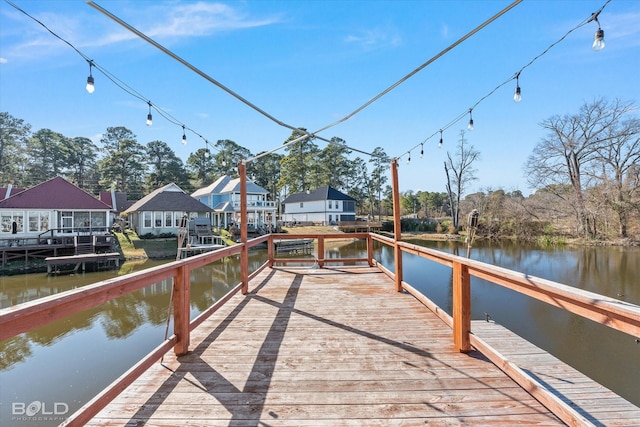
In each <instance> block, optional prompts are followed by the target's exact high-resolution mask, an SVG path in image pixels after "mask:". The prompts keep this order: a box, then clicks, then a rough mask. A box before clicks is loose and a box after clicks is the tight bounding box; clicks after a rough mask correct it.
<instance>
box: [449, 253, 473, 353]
mask: <svg viewBox="0 0 640 427" xmlns="http://www.w3.org/2000/svg"><path fill="white" fill-rule="evenodd" d="M470 332H471V276H470V275H469V267H468V266H466V265H463V264H461V263H460V262H457V261H454V263H453V343H454V345H455V347H456V350H458V351H460V352H468V351H471V341H470V339H469V334H470Z"/></svg>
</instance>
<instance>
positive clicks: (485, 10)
mask: <svg viewBox="0 0 640 427" xmlns="http://www.w3.org/2000/svg"><path fill="white" fill-rule="evenodd" d="M13 2H14V3H15V4H17V5H18V6H19V7H20V8H22V9H24V10H25V11H26V12H27V13H29V14H31V15H32V16H34V17H36V18H37V19H39V20H40V21H42V22H43V23H44V24H45V25H47V26H48V27H49V28H50V29H51V30H52V31H54V32H55V33H57V34H58V35H59V36H60V37H62V38H64V39H65V40H67V41H68V42H70V43H71V44H73V45H74V46H75V47H76V48H77V49H78V50H80V51H81V52H82V53H83V54H85V55H86V56H87V57H89V58H91V59H92V60H93V61H94V62H95V63H96V64H98V65H99V66H100V67H101V68H103V69H105V70H107V71H108V72H109V73H111V74H112V75H114V76H115V77H117V78H118V79H120V80H121V81H123V82H124V83H126V84H127V85H128V86H130V87H131V88H133V89H135V90H136V91H137V92H138V93H140V94H141V95H143V97H144V98H145V99H147V100H149V101H151V102H152V104H153V105H157V106H158V107H160V108H162V109H163V110H164V111H166V112H168V113H169V114H171V115H172V116H173V117H174V118H176V119H177V120H178V121H179V122H181V123H184V124H185V125H186V126H187V127H188V128H192V129H193V130H195V131H196V132H197V133H199V134H200V135H202V136H203V137H205V138H206V139H207V140H208V141H210V142H212V143H215V141H217V140H218V139H231V140H233V141H235V142H236V143H238V144H240V145H241V146H244V147H246V148H248V149H249V150H251V151H252V152H253V153H258V152H260V151H263V150H271V149H274V148H276V147H279V146H281V145H282V143H283V142H284V141H285V140H286V139H287V138H288V137H289V136H290V134H291V131H290V130H289V129H286V128H284V127H281V126H279V125H277V124H275V123H274V122H272V121H270V120H268V119H267V118H265V117H263V116H262V115H260V114H258V113H257V112H256V111H254V110H252V109H250V108H248V107H247V106H246V105H244V104H242V103H241V102H240V101H238V100H237V99H235V98H233V97H231V96H230V95H229V94H227V93H226V92H224V91H222V90H221V89H219V88H218V87H216V86H214V85H213V84H211V83H209V82H208V81H206V80H205V79H203V78H202V77H200V76H198V75H197V74H195V73H194V72H192V71H190V70H189V69H187V68H186V67H185V66H184V65H182V64H180V63H178V62H177V61H175V60H174V59H172V58H170V57H169V56H168V55H166V54H165V53H162V52H161V51H160V50H158V49H157V48H155V47H153V46H152V45H151V44H149V43H147V42H145V41H143V40H141V39H140V38H138V37H136V36H135V35H133V34H132V33H130V32H129V31H127V30H125V29H124V28H123V27H121V26H120V25H118V24H116V23H115V22H113V21H112V20H110V19H109V18H107V17H106V16H104V15H103V14H102V13H100V12H98V11H97V10H95V9H94V8H92V7H90V6H88V5H87V4H86V3H85V2H84V1H79V0H46V1H36V0H13ZM605 2H606V0H598V1H592V0H581V1H579V0H549V1H547V0H524V1H523V2H522V3H521V4H519V5H517V6H516V7H515V8H513V9H512V10H511V11H509V12H507V13H506V14H505V15H504V16H502V17H500V18H498V19H497V20H496V21H495V22H493V23H492V24H490V25H489V26H487V27H486V28H484V29H482V30H481V31H480V32H478V33H477V34H475V35H474V36H473V37H471V38H470V39H468V40H466V41H465V42H463V43H462V44H461V45H459V46H458V47H456V48H455V49H453V50H451V51H450V52H448V53H447V54H446V55H444V56H443V57H441V58H440V59H438V60H437V61H435V62H434V63H432V64H431V65H429V66H428V67H427V68H425V69H423V70H422V71H420V72H419V73H417V74H416V75H414V76H413V77H411V78H410V79H408V80H407V81H405V82H404V83H402V84H401V85H399V86H398V87H397V88H396V89H394V90H393V91H391V92H390V93H388V94H386V95H385V96H384V97H382V98H381V99H379V100H378V101H376V102H375V103H373V104H372V105H370V106H369V107H367V108H366V109H364V110H363V111H361V112H360V113H359V114H357V115H355V116H354V117H353V118H351V119H350V120H347V121H346V122H344V123H342V124H340V125H337V126H335V127H333V128H331V129H328V130H327V131H325V132H322V133H321V134H320V135H321V136H323V137H325V138H331V137H333V136H338V137H340V138H342V139H344V140H345V141H346V142H347V144H348V145H349V146H352V147H354V148H358V149H360V150H364V151H372V150H373V149H374V148H375V147H377V146H380V147H383V148H384V150H385V151H386V152H387V154H389V155H390V156H392V157H400V156H402V158H401V161H400V168H399V181H400V189H401V191H406V190H414V191H417V190H423V191H438V192H442V191H445V180H446V177H445V174H444V168H443V162H444V161H445V159H446V153H447V150H448V151H450V152H453V151H454V150H455V146H456V144H457V141H458V140H459V137H460V131H461V130H466V126H467V122H468V118H467V117H465V118H463V119H462V120H460V121H459V122H457V123H456V124H454V125H452V126H451V127H449V128H448V129H446V130H445V131H444V132H443V139H444V146H443V147H442V148H441V149H439V148H438V141H439V139H440V135H439V129H441V128H443V127H444V126H446V125H447V124H449V123H450V122H451V121H452V120H453V119H454V118H456V117H458V116H459V115H460V114H462V113H464V112H465V111H468V109H469V107H471V106H472V105H474V104H475V103H476V102H477V101H479V100H480V99H481V98H482V97H483V96H485V95H487V94H488V93H489V92H491V91H492V90H493V89H494V88H496V87H497V86H498V85H500V84H502V83H503V82H505V81H507V80H508V79H510V78H512V77H513V76H514V75H515V73H516V72H517V71H518V70H520V69H521V68H522V67H523V66H524V65H525V64H527V63H529V62H530V61H531V60H532V59H533V58H534V57H536V56H537V55H539V54H540V53H542V52H543V51H544V50H545V49H546V48H547V47H549V46H550V45H551V44H553V43H554V42H556V41H557V40H559V39H560V38H561V37H562V36H563V35H564V34H565V33H566V32H567V31H569V30H570V29H572V28H574V27H575V26H577V25H578V24H580V23H581V22H583V21H584V20H585V19H587V18H589V16H590V15H591V13H592V12H595V11H596V10H598V9H600V8H601V7H602V5H603V4H605ZM96 3H97V4H98V5H100V6H101V7H103V8H104V9H106V10H108V11H109V12H111V13H112V14H114V15H116V16H118V17H119V18H121V19H122V20H124V21H125V22H127V23H128V24H130V25H132V26H134V27H135V28H137V29H138V30H140V31H142V32H143V33H145V34H147V35H148V36H150V37H151V38H153V39H154V40H156V41H157V42H159V43H160V44H162V45H163V46H165V47H166V48H168V49H170V50H171V51H172V52H174V53H175V54H176V55H178V56H180V57H182V58H184V59H185V60H187V61H188V62H190V63H191V64H193V65H194V66H195V67H197V68H199V69H200V70H202V71H203V72H205V73H207V74H208V75H210V76H211V77H212V78H214V79H216V80H217V81H219V82H220V83H222V84H223V85H225V86H226V87H228V88H230V89H231V90H233V91H234V92H236V93H238V94H239V95H241V96H242V97H244V98H246V99H247V100H249V101H250V102H252V103H254V104H256V105H257V106H258V107H260V108H261V109H263V110H265V111H266V112H268V113H269V114H271V115H272V116H275V117H276V118H278V119H279V120H281V121H283V122H285V123H287V124H290V125H293V126H300V127H305V128H307V129H308V130H310V131H315V130H317V129H320V128H322V127H324V126H326V125H328V124H330V123H333V122H334V121H336V120H337V119H339V118H342V117H343V116H345V115H347V114H349V113H351V112H352V111H354V110H355V109H356V108H358V107H360V106H361V105H362V104H364V103H365V102H367V101H369V100H370V99H371V98H373V97H374V96H375V95H377V94H378V93H380V92H382V91H383V90H384V89H386V88H387V87H389V86H391V85H392V84H393V83H395V82H397V81H398V80H400V79H401V78H402V77H404V76H405V75H407V74H408V73H409V72H411V71H412V70H414V69H415V68H417V67H418V66H420V65H421V64H423V63H424V62H426V61H427V60H429V59H430V58H431V57H433V56H434V55H436V54H437V53H439V52H440V51H441V50H443V49H445V48H447V47H448V46H449V45H450V44H452V43H453V42H455V41H456V40H457V39H458V38H460V37H461V36H463V35H464V34H466V33H467V32H469V31H470V30H472V29H473V28H475V27H476V26H477V25H479V24H481V23H482V22H484V21H485V20H486V19H488V18H490V17H491V16H493V15H494V14H495V13H497V12H498V11H500V10H502V9H503V8H504V7H506V6H507V5H509V4H510V3H511V1H502V0H492V1H471V0H466V1H455V0H451V1H435V0H433V1H417V0H413V1H407V0H393V1H382V0H378V1H374V0H356V1H342V0H341V1H338V0H322V1H320V0H318V1H303V0H300V1H294V0H288V1H269V0H259V1H256V0H246V1H223V2H217V1H199V2H197V1H177V0H173V1H127V0H116V1H114V0H97V1H96ZM599 21H600V24H601V26H602V28H603V29H604V31H605V42H606V47H605V49H604V50H602V51H600V52H595V51H593V50H592V49H591V43H592V41H593V34H594V32H595V31H596V30H597V28H598V27H597V24H596V23H595V22H591V23H589V24H587V25H585V26H583V27H581V28H579V29H577V30H576V31H574V32H572V33H571V34H570V35H569V36H567V38H566V39H565V40H563V41H562V42H560V43H559V44H557V45H556V46H555V47H553V48H552V49H551V50H550V51H549V52H548V53H546V54H545V55H543V56H542V57H540V58H539V59H537V60H536V61H535V62H534V63H533V64H532V65H531V66H529V67H527V68H526V69H525V70H524V71H523V72H522V74H521V75H520V86H521V88H522V98H523V99H522V102H520V103H515V102H514V101H513V90H514V88H515V81H512V82H509V83H508V84H506V85H505V86H503V87H501V88H500V89H498V90H497V91H496V92H495V93H493V95H491V96H489V97H488V98H487V99H485V100H484V101H482V102H481V103H480V104H479V105H478V106H477V107H476V108H475V109H474V110H473V119H474V125H475V127H474V130H473V131H472V132H469V131H466V135H465V137H466V138H467V141H468V143H469V144H472V145H473V146H474V147H475V149H476V150H478V151H479V152H480V153H481V159H480V161H478V162H477V163H476V169H477V177H478V180H476V181H475V182H474V183H473V184H472V185H471V186H470V187H469V188H468V190H467V192H466V193H467V194H468V193H471V192H474V191H481V190H482V191H486V190H490V189H498V188H502V189H505V190H506V191H512V190H516V189H519V190H521V191H522V192H523V193H524V194H529V193H530V192H531V189H529V188H528V186H527V184H526V179H525V177H524V176H523V164H524V162H525V161H526V159H527V156H528V155H529V154H530V153H531V151H532V150H533V148H534V146H535V144H536V143H537V142H538V141H539V140H540V139H541V138H542V137H543V136H544V132H543V130H542V129H541V128H540V126H539V123H540V122H542V121H543V120H545V119H547V118H549V117H551V116H553V115H556V114H557V115H565V114H573V113H577V112H578V110H579V108H580V106H581V105H582V104H583V103H584V102H589V101H592V100H594V99H597V98H600V97H605V98H607V99H609V100H613V99H615V98H620V99H624V100H628V101H633V102H635V103H636V105H639V103H640V100H639V95H640V78H638V76H639V75H640V1H636V0H612V1H611V2H610V3H609V4H607V6H606V7H605V9H604V10H603V12H602V13H601V14H600V16H599ZM88 74H89V66H88V64H87V62H86V61H85V59H83V58H82V57H81V56H80V55H79V54H78V53H76V52H75V51H74V50H73V49H72V48H71V47H69V46H68V45H67V44H65V43H63V42H62V41H60V40H59V39H57V38H55V37H54V36H52V35H51V34H50V33H49V32H47V31H46V30H45V29H44V28H43V27H42V26H40V25H39V24H37V23H36V22H34V21H33V20H31V19H29V18H28V17H26V16H25V15H23V14H22V13H20V12H18V11H17V10H15V9H14V8H13V7H11V6H10V5H9V4H7V3H6V2H4V1H2V2H0V111H5V112H8V113H10V114H11V115H13V116H15V117H17V118H21V119H23V120H24V121H25V122H26V123H29V124H31V126H32V130H33V131H36V130H38V129H42V128H49V129H52V130H54V131H57V132H60V133H62V134H63V135H65V136H68V137H75V136H85V137H90V138H92V139H94V140H96V141H97V140H99V138H100V134H101V133H102V132H105V131H106V129H107V127H111V126H125V127H127V128H128V129H130V130H131V131H132V132H133V133H135V134H136V135H137V139H138V142H140V143H143V144H146V143H147V142H149V141H153V140H161V141H164V142H167V143H168V144H169V145H170V146H171V147H172V148H173V149H174V150H175V152H176V154H177V155H178V156H179V157H181V158H182V159H183V160H186V159H187V157H188V156H189V154H190V153H192V152H194V151H195V150H197V149H199V148H204V146H205V143H204V141H203V140H202V139H201V138H200V137H198V136H196V135H194V134H193V133H191V132H189V131H187V140H188V143H187V145H183V144H181V139H182V129H181V127H180V126H176V125H175V124H171V123H169V122H168V121H166V120H165V119H163V118H161V117H160V115H159V114H158V113H157V112H155V111H154V122H153V125H152V126H151V127H147V126H146V125H145V119H146V116H147V112H148V105H147V103H146V102H143V101H141V100H139V99H136V98H134V97H132V96H131V95H129V94H127V93H126V92H124V91H123V90H121V89H120V88H118V87H117V86H116V85H114V84H113V83H112V82H111V81H109V80H108V79H107V78H106V77H105V76H104V75H102V74H101V73H100V72H99V71H96V70H95V69H94V72H93V75H94V77H95V87H96V89H95V92H94V93H93V94H91V95H90V94H88V93H87V92H86V91H85V88H84V87H85V83H86V79H87V76H88ZM434 133H435V134H436V135H435V136H433V137H432V138H430V139H428V140H427V141H426V142H425V143H424V156H423V157H422V158H420V149H421V145H420V144H421V142H422V141H424V140H425V139H426V138H428V137H429V136H431V135H433V134H434ZM316 143H317V144H318V145H319V146H320V147H323V146H324V144H325V143H324V142H323V141H321V140H316ZM414 147H415V148H414ZM412 148H413V149H412ZM410 149H411V162H410V163H409V164H407V163H406V160H407V157H408V155H407V152H408V151H409V150H410ZM279 152H280V153H283V154H284V151H279Z"/></svg>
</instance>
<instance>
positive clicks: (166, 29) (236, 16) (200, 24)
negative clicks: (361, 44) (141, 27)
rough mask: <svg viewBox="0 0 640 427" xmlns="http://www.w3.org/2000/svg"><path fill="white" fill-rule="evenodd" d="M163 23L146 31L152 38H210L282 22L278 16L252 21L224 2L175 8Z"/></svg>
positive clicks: (199, 3) (168, 13)
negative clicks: (215, 35)
mask: <svg viewBox="0 0 640 427" xmlns="http://www.w3.org/2000/svg"><path fill="white" fill-rule="evenodd" d="M163 15H164V16H163V22H159V23H157V24H156V25H155V26H153V27H151V28H149V29H147V30H146V34H147V35H149V36H151V37H166V36H171V37H176V36H178V37H189V36H207V35H210V34H212V33H215V32H217V31H230V30H237V29H244V28H254V27H262V26H266V25H271V24H274V23H277V22H279V21H280V18H278V17H277V16H273V17H267V18H251V17H248V16H246V14H244V13H242V12H241V11H239V10H238V9H236V8H233V7H231V6H229V5H226V4H222V3H205V2H198V3H191V4H186V5H180V6H177V7H174V8H173V9H171V10H167V11H165V12H164V14H163Z"/></svg>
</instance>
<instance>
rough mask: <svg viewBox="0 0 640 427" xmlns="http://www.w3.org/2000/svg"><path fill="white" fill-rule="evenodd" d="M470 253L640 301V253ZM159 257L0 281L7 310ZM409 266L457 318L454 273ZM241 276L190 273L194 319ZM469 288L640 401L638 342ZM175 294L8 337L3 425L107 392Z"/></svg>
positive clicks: (119, 302) (128, 299) (351, 249)
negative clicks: (33, 409)
mask: <svg viewBox="0 0 640 427" xmlns="http://www.w3.org/2000/svg"><path fill="white" fill-rule="evenodd" d="M412 243H417V244H421V245H424V246H428V247H432V248H434V249H438V250H442V251H445V252H450V253H457V251H460V253H461V254H463V255H465V254H466V248H462V247H458V246H457V243H454V242H427V241H414V242H412ZM376 248H377V249H376V255H375V257H376V259H378V260H380V261H381V262H382V263H383V264H384V265H386V266H388V267H389V268H391V269H393V253H392V251H391V250H390V249H389V248H387V247H379V246H378V245H376ZM364 250H366V248H365V244H364V241H354V242H353V243H351V244H348V245H344V246H340V247H335V248H328V249H327V256H332V257H355V256H359V255H360V254H362V252H363V251H364ZM266 257H267V254H266V251H265V250H256V251H250V269H251V270H255V269H256V268H257V267H258V266H260V265H261V264H262V263H263V262H264V260H265V259H266ZM471 258H473V259H476V260H479V261H484V262H488V263H492V264H495V265H498V266H501V267H505V268H509V269H512V270H516V271H521V272H526V273H527V274H530V275H533V276H538V277H542V278H546V279H550V280H554V281H557V282H561V283H564V284H567V285H571V286H575V287H579V288H581V289H585V290H589V291H592V292H596V293H600V294H603V295H607V296H610V297H613V298H618V299H623V300H625V301H628V302H630V303H633V304H640V284H639V283H638V282H639V280H638V278H640V248H633V247H631V248H618V247H593V248H574V247H571V248H568V247H567V248H555V249H549V250H542V249H536V248H533V247H525V246H523V245H516V244H510V243H508V242H507V243H502V244H499V245H498V244H495V245H493V244H482V243H481V242H477V243H476V244H475V246H474V248H473V249H472V251H471ZM157 264H159V262H154V261H147V262H144V263H141V262H137V263H125V264H124V265H123V266H122V267H121V269H120V270H119V271H118V272H113V271H111V272H98V273H86V274H78V275H75V276H51V277H49V276H47V275H46V274H42V273H41V274H31V275H24V276H11V277H0V306H2V307H8V306H11V305H14V304H17V303H21V302H25V301H29V300H33V299H36V298H40V297H44V296H47V295H51V294H54V293H57V292H61V291H64V290H68V289H72V288H76V287H80V286H83V285H86V284H89V283H94V282H97V281H100V280H104V279H107V278H110V277H113V276H114V275H116V274H126V273H130V272H133V271H137V270H140V269H144V268H149V267H151V266H154V265H157ZM403 265H404V278H405V280H406V281H407V282H409V283H411V284H412V285H414V286H415V287H416V288H418V289H419V290H421V291H422V292H423V293H425V294H426V295H427V296H428V297H429V298H431V299H432V300H433V301H434V302H436V303H437V304H438V305H440V306H441V307H442V308H443V309H445V310H446V311H447V312H449V313H451V281H452V275H451V269H449V268H447V267H445V266H442V265H440V264H437V263H434V262H430V261H427V260H425V259H422V258H420V257H417V256H413V255H408V254H404V256H403ZM239 281H240V271H239V261H238V258H237V257H234V258H231V259H229V260H227V261H220V262H216V263H214V264H211V265H209V266H206V267H203V268H201V269H199V270H196V271H194V272H192V275H191V283H192V290H191V296H192V302H191V306H192V318H193V317H195V316H197V315H198V314H199V313H200V312H202V311H203V310H205V309H206V308H207V307H209V306H210V305H211V304H212V303H213V302H215V301H216V300H218V299H219V298H220V297H222V296H223V295H224V294H225V293H227V292H228V291H229V290H230V289H231V288H232V287H233V286H234V285H235V284H237V283H238V282H239ZM471 286H472V311H473V318H474V319H484V318H485V316H486V314H488V315H489V316H490V317H491V318H492V319H493V320H495V321H496V322H498V323H500V324H503V325H505V326H506V327H508V328H509V329H511V330H513V331H515V332H516V333H518V334H519V335H521V336H523V337H524V338H526V339H528V340H529V341H531V342H533V343H535V344H536V345H538V346H539V347H541V348H544V349H545V350H547V351H549V352H551V353H552V354H554V355H556V356H557V357H558V358H560V359H562V360H564V361H566V362H567V363H569V364H571V365H572V366H574V367H576V368H577V369H579V370H581V371H582V372H584V373H585V374H587V375H589V376H590V377H592V378H593V379H595V380H596V381H598V382H600V383H601V384H603V385H605V386H607V387H609V388H611V389H613V390H614V391H616V392H617V393H618V394H620V395H622V396H623V397H625V398H626V399H627V400H630V401H632V402H633V403H634V404H636V405H638V406H640V362H639V361H640V344H637V343H636V341H635V337H631V336H629V335H626V334H623V333H619V332H616V331H612V330H610V329H609V328H606V327H603V326H601V325H598V324H595V323H594V322H591V321H589V320H585V319H582V318H580V317H577V316H574V315H570V314H567V313H565V312H562V311H561V310H559V309H556V308H554V307H550V306H548V305H546V304H544V303H541V302H538V301H534V300H531V299H530V298H528V297H525V296H521V295H519V294H516V293H514V292H512V291H509V290H506V289H503V288H501V287H499V286H497V285H492V284H489V283H487V282H484V281H481V280H478V279H475V278H472V284H471ZM170 291H171V282H170V281H164V282H161V283H157V284H155V285H153V286H150V287H148V288H146V289H143V290H140V291H138V292H135V293H133V294H131V295H127V296H124V297H121V298H118V299H116V300H113V301H110V302H108V303H105V304H103V305H101V306H99V307H95V308H93V309H91V310H87V311H85V312H83V313H79V314H76V315H74V316H72V317H70V318H67V319H63V320H61V321H58V322H55V323H52V324H49V325H46V326H44V327H41V328H38V329H36V330H33V331H31V332H29V333H26V334H22V335H19V336H17V337H14V338H12V339H9V340H5V341H2V342H0V425H2V426H5V425H16V426H35V425H42V426H51V425H57V424H58V423H60V422H61V421H62V420H64V418H65V414H66V415H69V414H71V413H73V412H74V411H75V410H76V409H78V408H79V407H80V406H82V405H83V404H84V403H86V402H87V401H88V400H89V399H91V398H92V397H93V396H95V395H96V394H97V393H99V392H100V391H101V390H102V389H103V388H104V387H105V386H107V385H108V384H109V383H111V382H112V381H113V380H114V379H115V378H117V377H119V376H120V375H121V374H122V373H123V372H124V371H126V370H127V369H128V368H129V367H130V366H131V365H132V364H133V363H135V362H137V361H138V360H140V359H141V358H142V357H143V356H144V355H146V354H147V353H148V352H149V351H150V350H151V349H153V348H155V347H156V346H157V345H158V344H159V343H160V342H161V341H162V340H163V339H164V335H165V328H166V319H167V309H168V304H169V297H170ZM32 402H40V403H41V404H43V405H44V407H45V408H46V412H48V413H50V415H47V416H45V417H44V418H46V419H43V420H34V419H33V418H30V419H20V417H19V413H20V412H21V411H22V412H24V409H25V408H27V407H28V405H29V404H30V403H32ZM67 408H68V410H67ZM42 412H43V411H41V413H42ZM16 413H17V414H18V416H17V418H16Z"/></svg>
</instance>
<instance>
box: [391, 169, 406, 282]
mask: <svg viewBox="0 0 640 427" xmlns="http://www.w3.org/2000/svg"><path fill="white" fill-rule="evenodd" d="M391 183H392V187H393V188H392V193H393V239H394V245H393V249H394V262H395V267H396V268H395V270H396V271H395V276H396V277H395V279H396V292H402V279H403V277H402V251H401V250H400V247H399V246H398V242H400V241H401V240H402V229H401V228H400V209H401V206H400V190H399V186H398V159H393V160H392V161H391Z"/></svg>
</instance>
